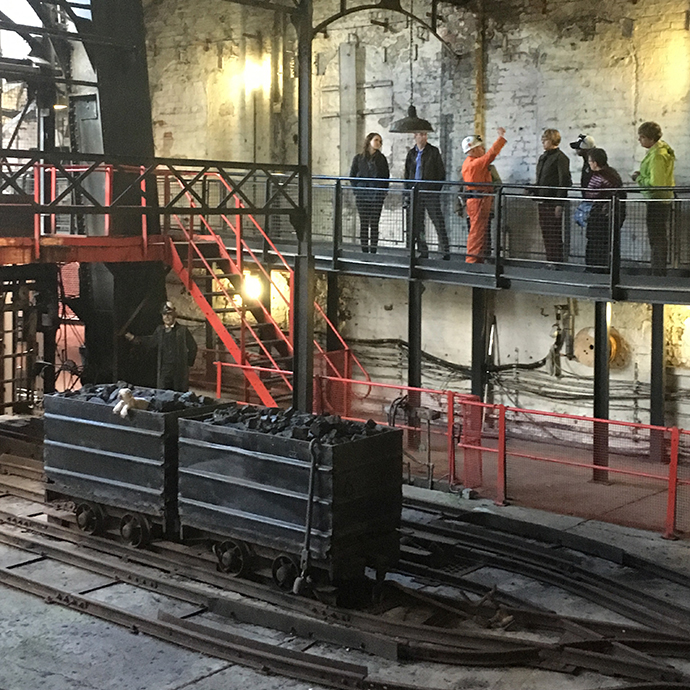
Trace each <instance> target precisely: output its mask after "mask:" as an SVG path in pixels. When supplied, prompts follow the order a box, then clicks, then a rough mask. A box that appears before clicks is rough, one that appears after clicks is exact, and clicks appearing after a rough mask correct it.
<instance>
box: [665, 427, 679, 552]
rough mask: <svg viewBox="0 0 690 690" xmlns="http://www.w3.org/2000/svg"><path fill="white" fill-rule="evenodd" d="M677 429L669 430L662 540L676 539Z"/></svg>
mask: <svg viewBox="0 0 690 690" xmlns="http://www.w3.org/2000/svg"><path fill="white" fill-rule="evenodd" d="M679 437H680V432H679V431H678V427H675V426H674V427H673V428H672V429H671V458H670V463H669V466H668V503H667V506H666V527H665V529H664V534H663V537H664V539H675V538H676V508H677V499H678V446H679Z"/></svg>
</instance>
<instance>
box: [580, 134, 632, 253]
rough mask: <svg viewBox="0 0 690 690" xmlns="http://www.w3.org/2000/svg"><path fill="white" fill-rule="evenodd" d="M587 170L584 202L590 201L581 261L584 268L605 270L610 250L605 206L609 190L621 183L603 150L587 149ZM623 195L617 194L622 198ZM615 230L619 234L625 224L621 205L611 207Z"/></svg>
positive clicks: (608, 209) (608, 208)
mask: <svg viewBox="0 0 690 690" xmlns="http://www.w3.org/2000/svg"><path fill="white" fill-rule="evenodd" d="M588 161H589V166H590V168H591V169H592V176H591V177H590V180H589V186H588V188H587V189H586V190H585V191H584V195H585V198H587V199H591V200H592V201H593V204H592V210H591V211H590V213H589V218H588V219H587V249H586V251H585V261H586V263H587V265H588V266H608V263H609V251H610V248H611V209H612V205H611V203H610V202H607V200H609V199H613V198H614V194H615V193H614V192H613V191H611V190H613V189H620V188H621V187H622V186H623V180H621V176H620V175H619V174H618V172H617V171H616V170H615V169H614V168H612V167H611V166H610V165H609V161H608V156H607V155H606V151H604V149H597V148H594V149H590V150H589V151H588ZM624 194H625V192H619V193H618V195H617V196H618V197H619V198H623V197H622V195H624ZM613 212H614V218H615V223H616V229H617V230H620V227H621V225H623V221H624V220H625V204H615V205H614V206H613Z"/></svg>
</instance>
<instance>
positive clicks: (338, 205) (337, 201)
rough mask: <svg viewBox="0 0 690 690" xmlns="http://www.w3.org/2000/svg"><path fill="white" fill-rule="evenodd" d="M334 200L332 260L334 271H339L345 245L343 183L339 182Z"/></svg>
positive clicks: (335, 189) (336, 184)
mask: <svg viewBox="0 0 690 690" xmlns="http://www.w3.org/2000/svg"><path fill="white" fill-rule="evenodd" d="M334 194H335V198H334V200H333V251H332V254H331V260H332V265H333V270H336V271H337V270H338V259H339V258H340V251H341V247H342V244H343V183H342V180H338V181H337V182H336V183H335V188H334Z"/></svg>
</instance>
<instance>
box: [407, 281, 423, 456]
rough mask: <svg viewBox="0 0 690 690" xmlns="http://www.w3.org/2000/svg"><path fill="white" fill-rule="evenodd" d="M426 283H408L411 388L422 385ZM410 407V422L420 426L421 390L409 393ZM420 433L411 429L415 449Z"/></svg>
mask: <svg viewBox="0 0 690 690" xmlns="http://www.w3.org/2000/svg"><path fill="white" fill-rule="evenodd" d="M423 292H424V285H423V283H422V281H421V280H411V281H410V282H409V283H408V305H407V342H408V352H407V385H408V386H410V387H411V388H421V387H422V293H423ZM408 403H409V407H410V411H409V415H408V424H409V426H411V427H418V426H419V415H418V408H419V406H420V404H421V396H420V394H419V391H410V392H409V394H408ZM419 441H420V435H419V432H418V431H409V432H408V435H407V443H408V446H409V447H410V448H412V449H414V450H416V449H417V448H419Z"/></svg>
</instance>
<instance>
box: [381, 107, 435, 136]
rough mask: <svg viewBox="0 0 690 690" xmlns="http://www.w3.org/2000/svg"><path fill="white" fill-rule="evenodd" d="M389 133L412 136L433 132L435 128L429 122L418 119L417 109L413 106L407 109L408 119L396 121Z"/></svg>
mask: <svg viewBox="0 0 690 690" xmlns="http://www.w3.org/2000/svg"><path fill="white" fill-rule="evenodd" d="M389 131H390V132H394V133H397V134H412V133H413V132H433V131H434V128H433V127H432V126H431V123H430V122H429V121H428V120H422V119H421V118H420V117H417V108H415V107H414V106H413V105H411V106H410V107H409V108H408V109H407V117H403V118H402V119H401V120H396V121H395V122H394V123H393V124H392V125H391V126H390V129H389Z"/></svg>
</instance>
